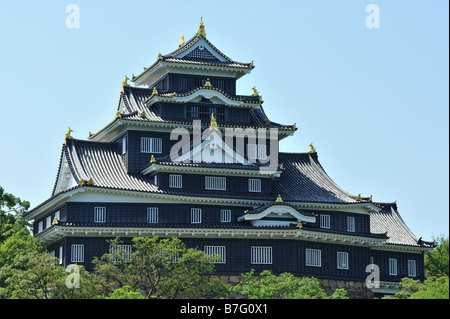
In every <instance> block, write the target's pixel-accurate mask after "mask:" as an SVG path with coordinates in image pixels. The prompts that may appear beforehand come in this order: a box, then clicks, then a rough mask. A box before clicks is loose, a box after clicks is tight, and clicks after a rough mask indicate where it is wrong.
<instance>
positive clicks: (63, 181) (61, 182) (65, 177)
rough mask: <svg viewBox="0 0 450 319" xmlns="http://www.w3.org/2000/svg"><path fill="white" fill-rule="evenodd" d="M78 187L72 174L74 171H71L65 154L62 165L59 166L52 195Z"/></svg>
mask: <svg viewBox="0 0 450 319" xmlns="http://www.w3.org/2000/svg"><path fill="white" fill-rule="evenodd" d="M77 185H78V184H77V182H76V180H75V178H74V176H73V174H72V171H71V170H70V167H69V163H68V162H67V159H66V156H65V155H64V154H63V155H62V158H61V163H60V165H59V170H58V177H57V179H56V183H55V187H54V188H53V194H52V195H56V194H57V193H59V192H62V191H65V190H66V189H69V188H72V187H74V186H77Z"/></svg>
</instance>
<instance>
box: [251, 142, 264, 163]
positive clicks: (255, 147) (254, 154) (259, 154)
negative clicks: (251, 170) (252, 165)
mask: <svg viewBox="0 0 450 319" xmlns="http://www.w3.org/2000/svg"><path fill="white" fill-rule="evenodd" d="M247 156H248V159H250V160H266V159H267V145H266V144H247Z"/></svg>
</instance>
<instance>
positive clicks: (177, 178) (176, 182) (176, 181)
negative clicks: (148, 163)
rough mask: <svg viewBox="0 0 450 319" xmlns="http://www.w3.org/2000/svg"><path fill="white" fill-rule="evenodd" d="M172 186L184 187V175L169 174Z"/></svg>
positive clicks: (170, 185)
mask: <svg viewBox="0 0 450 319" xmlns="http://www.w3.org/2000/svg"><path fill="white" fill-rule="evenodd" d="M169 187H170V188H183V175H179V174H169Z"/></svg>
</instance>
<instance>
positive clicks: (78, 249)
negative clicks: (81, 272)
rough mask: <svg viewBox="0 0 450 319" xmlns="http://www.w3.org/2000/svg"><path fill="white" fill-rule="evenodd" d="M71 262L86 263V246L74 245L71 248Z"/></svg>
mask: <svg viewBox="0 0 450 319" xmlns="http://www.w3.org/2000/svg"><path fill="white" fill-rule="evenodd" d="M70 255H71V257H70V260H71V262H75V263H82V262H84V245H83V244H72V247H71V254H70Z"/></svg>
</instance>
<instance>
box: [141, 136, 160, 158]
mask: <svg viewBox="0 0 450 319" xmlns="http://www.w3.org/2000/svg"><path fill="white" fill-rule="evenodd" d="M141 153H149V154H161V153H162V138H160V137H145V136H142V137H141Z"/></svg>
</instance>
